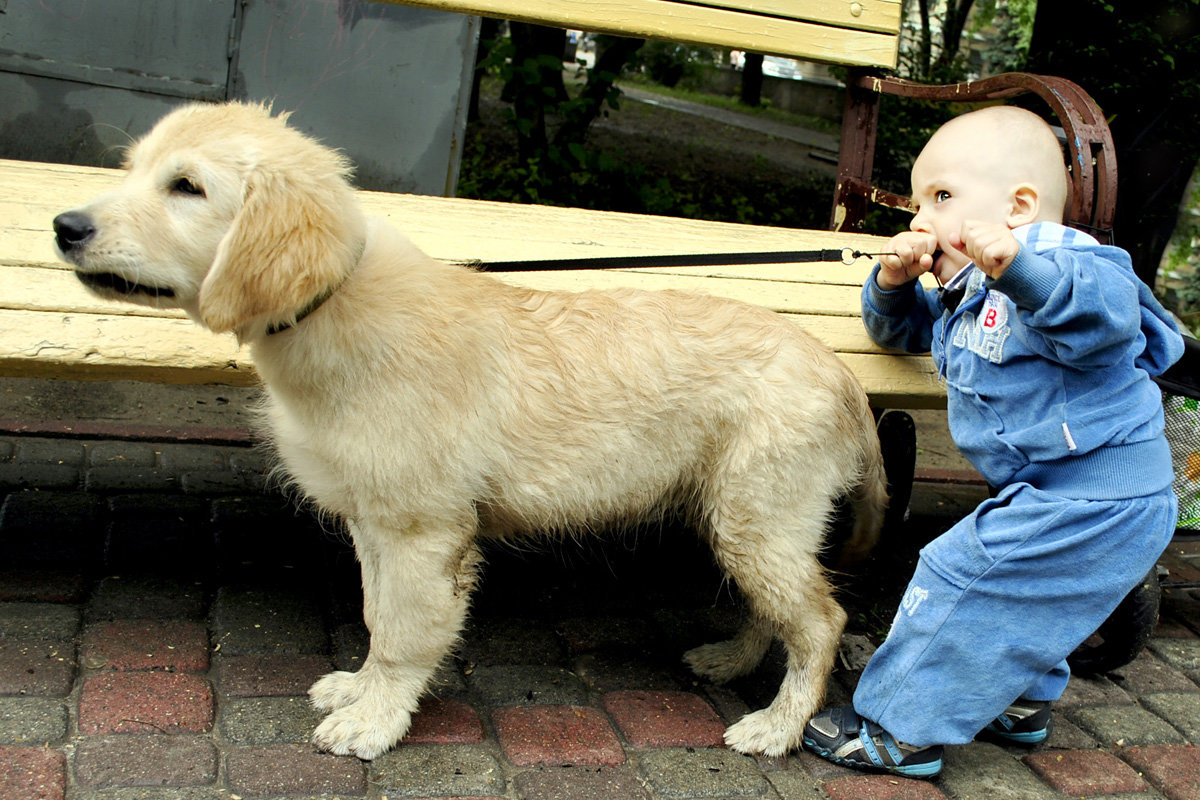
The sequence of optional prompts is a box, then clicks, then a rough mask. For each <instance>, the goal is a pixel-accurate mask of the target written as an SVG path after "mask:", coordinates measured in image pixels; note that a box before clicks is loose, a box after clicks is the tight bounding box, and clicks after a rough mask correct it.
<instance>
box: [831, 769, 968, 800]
mask: <svg viewBox="0 0 1200 800" xmlns="http://www.w3.org/2000/svg"><path fill="white" fill-rule="evenodd" d="M824 789H825V794H827V795H828V796H829V800H943V799H944V798H945V797H946V795H944V794H942V792H941V790H939V789H938V788H937V787H936V786H934V785H933V784H932V783H927V782H925V781H915V780H907V779H904V778H894V777H892V776H890V775H856V776H854V777H847V778H835V779H833V780H831V781H829V782H827V783H826V784H825V786H824Z"/></svg>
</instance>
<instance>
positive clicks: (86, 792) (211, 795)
mask: <svg viewBox="0 0 1200 800" xmlns="http://www.w3.org/2000/svg"><path fill="white" fill-rule="evenodd" d="M235 796H236V795H230V794H229V792H228V791H226V790H225V789H218V788H216V787H211V786H173V787H170V788H164V787H161V786H140V787H123V788H116V789H83V788H79V789H76V790H75V791H73V792H72V793H71V800H232V798H233V797H235ZM247 800H249V799H248V798H247ZM288 800H299V799H298V798H288ZM316 800H326V798H317V799H316ZM1116 800H1120V799H1119V798H1116Z"/></svg>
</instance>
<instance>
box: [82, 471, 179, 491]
mask: <svg viewBox="0 0 1200 800" xmlns="http://www.w3.org/2000/svg"><path fill="white" fill-rule="evenodd" d="M83 488H84V489H85V490H86V491H88V492H97V493H108V492H135V491H137V492H171V491H177V490H178V489H179V488H180V487H179V477H178V476H177V475H175V474H174V473H172V472H169V471H167V470H164V469H161V468H160V467H145V466H140V465H136V464H134V465H128V464H105V465H102V466H97V467H88V468H86V469H85V470H84V472H83Z"/></svg>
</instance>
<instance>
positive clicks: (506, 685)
mask: <svg viewBox="0 0 1200 800" xmlns="http://www.w3.org/2000/svg"><path fill="white" fill-rule="evenodd" d="M466 678H467V682H468V683H469V684H470V686H471V688H472V689H474V690H475V691H476V692H477V693H478V694H479V695H480V697H481V698H482V699H483V700H484V701H485V702H486V703H487V704H488V705H493V706H519V705H547V706H572V705H585V704H586V703H587V689H586V688H585V687H584V685H583V683H582V682H581V681H580V680H579V678H577V677H576V676H575V675H573V674H572V673H571V672H569V671H567V670H565V669H563V668H561V667H544V666H514V665H501V666H494V667H475V668H474V669H472V670H470V672H469V674H467V676H466Z"/></svg>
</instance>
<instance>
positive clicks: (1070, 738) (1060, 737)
mask: <svg viewBox="0 0 1200 800" xmlns="http://www.w3.org/2000/svg"><path fill="white" fill-rule="evenodd" d="M1096 744H1097V742H1096V738H1095V737H1094V736H1092V735H1091V734H1090V733H1088V732H1087V731H1085V730H1083V729H1082V728H1080V727H1079V726H1078V725H1076V724H1075V723H1074V722H1072V721H1071V720H1070V719H1068V718H1067V716H1066V715H1065V714H1063V713H1061V712H1059V711H1058V710H1057V709H1055V711H1054V726H1053V727H1052V728H1051V729H1050V738H1049V739H1047V740H1046V743H1045V747H1047V748H1049V749H1056V750H1087V749H1088V748H1091V747H1095V746H1096Z"/></svg>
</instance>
